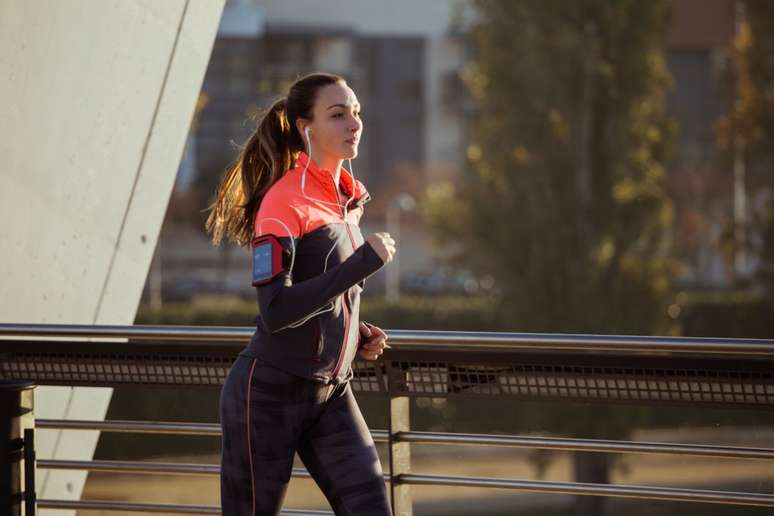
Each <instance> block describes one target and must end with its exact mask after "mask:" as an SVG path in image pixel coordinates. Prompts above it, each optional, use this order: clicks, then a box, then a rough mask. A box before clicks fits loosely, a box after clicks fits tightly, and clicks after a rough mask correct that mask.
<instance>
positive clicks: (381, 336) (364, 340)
mask: <svg viewBox="0 0 774 516" xmlns="http://www.w3.org/2000/svg"><path fill="white" fill-rule="evenodd" d="M360 339H361V345H360V349H359V350H358V353H359V354H360V356H361V357H363V358H364V359H366V360H371V361H373V360H376V359H377V358H379V356H380V355H381V354H382V353H384V349H385V348H389V347H390V346H388V345H387V334H386V333H384V330H382V329H381V328H379V327H378V326H374V325H373V324H372V325H371V326H370V327H369V326H366V324H365V323H364V322H362V321H361V323H360Z"/></svg>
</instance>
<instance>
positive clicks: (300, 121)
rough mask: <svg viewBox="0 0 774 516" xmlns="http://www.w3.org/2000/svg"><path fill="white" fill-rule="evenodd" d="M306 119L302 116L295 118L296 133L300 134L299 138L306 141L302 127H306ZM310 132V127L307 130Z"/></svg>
mask: <svg viewBox="0 0 774 516" xmlns="http://www.w3.org/2000/svg"><path fill="white" fill-rule="evenodd" d="M308 123H309V122H308V121H307V120H306V119H304V118H297V119H296V129H297V130H298V134H300V135H301V139H302V140H304V141H306V135H304V129H305V128H307V127H308ZM309 131H310V132H311V129H310V130H309Z"/></svg>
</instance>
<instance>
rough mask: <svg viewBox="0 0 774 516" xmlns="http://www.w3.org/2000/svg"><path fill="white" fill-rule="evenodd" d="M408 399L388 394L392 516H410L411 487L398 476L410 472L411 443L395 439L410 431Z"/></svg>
mask: <svg viewBox="0 0 774 516" xmlns="http://www.w3.org/2000/svg"><path fill="white" fill-rule="evenodd" d="M410 401H411V400H410V398H409V397H408V396H393V395H392V394H390V429H389V441H390V443H389V444H390V495H391V499H392V513H393V515H394V516H412V503H411V491H410V489H411V486H409V485H406V484H402V483H401V482H400V476H401V475H402V474H404V473H409V472H410V471H411V443H407V442H401V441H399V440H397V439H396V434H397V433H398V432H408V431H409V430H410V429H411V423H410V420H409V407H410Z"/></svg>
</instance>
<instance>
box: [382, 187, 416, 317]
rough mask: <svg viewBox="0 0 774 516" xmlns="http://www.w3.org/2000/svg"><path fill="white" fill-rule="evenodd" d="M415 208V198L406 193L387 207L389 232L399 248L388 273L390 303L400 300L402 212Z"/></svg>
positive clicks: (387, 297)
mask: <svg viewBox="0 0 774 516" xmlns="http://www.w3.org/2000/svg"><path fill="white" fill-rule="evenodd" d="M415 206H416V201H414V198H413V197H412V196H411V195H409V194H407V193H405V192H402V193H399V194H398V195H396V196H395V197H394V198H393V199H392V202H391V203H390V204H389V206H387V232H388V233H389V234H390V236H392V238H394V239H395V247H396V248H398V252H396V253H395V256H394V257H393V259H392V263H391V264H390V265H389V266H388V267H387V271H386V274H387V277H386V285H385V291H384V292H385V299H386V300H387V302H389V303H397V302H398V300H399V299H400V249H399V248H400V212H401V210H403V211H412V210H413V209H414V207H415Z"/></svg>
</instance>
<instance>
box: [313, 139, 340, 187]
mask: <svg viewBox="0 0 774 516" xmlns="http://www.w3.org/2000/svg"><path fill="white" fill-rule="evenodd" d="M315 150H316V149H315V148H312V160H313V161H314V162H315V164H316V165H317V168H320V169H322V170H327V171H329V172H330V173H331V174H332V176H333V180H334V181H335V182H336V186H337V187H338V186H339V178H340V177H341V164H342V163H344V160H343V159H338V158H335V157H332V156H329V155H325V154H321V153H317V154H316V155H315Z"/></svg>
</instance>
